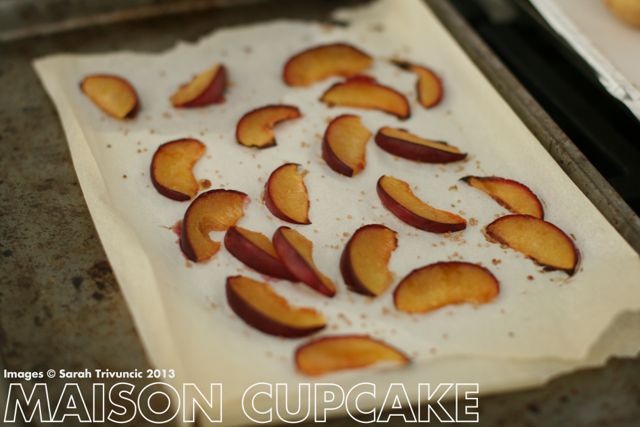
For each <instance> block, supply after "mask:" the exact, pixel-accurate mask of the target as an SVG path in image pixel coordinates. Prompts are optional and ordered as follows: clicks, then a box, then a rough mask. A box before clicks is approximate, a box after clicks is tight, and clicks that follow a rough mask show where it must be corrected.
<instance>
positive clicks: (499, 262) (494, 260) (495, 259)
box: [491, 258, 502, 265]
mask: <svg viewBox="0 0 640 427" xmlns="http://www.w3.org/2000/svg"><path fill="white" fill-rule="evenodd" d="M501 263H502V260H501V259H498V258H494V259H492V260H491V264H493V265H498V264H501Z"/></svg>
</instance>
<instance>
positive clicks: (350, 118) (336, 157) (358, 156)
mask: <svg viewBox="0 0 640 427" xmlns="http://www.w3.org/2000/svg"><path fill="white" fill-rule="evenodd" d="M369 138H371V132H369V129H367V128H366V127H364V125H363V124H362V121H361V120H360V117H358V116H355V115H353V114H343V115H341V116H338V117H336V118H335V119H333V120H332V121H331V123H329V125H328V126H327V130H326V131H325V133H324V138H323V140H322V158H323V159H324V161H325V162H327V164H328V165H329V167H330V168H331V169H333V170H334V171H336V172H338V173H339V174H342V175H346V176H354V175H357V174H359V173H360V172H361V171H362V170H363V169H364V167H365V165H366V148H367V142H368V141H369Z"/></svg>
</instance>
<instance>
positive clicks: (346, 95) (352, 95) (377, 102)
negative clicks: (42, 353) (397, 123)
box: [320, 75, 411, 120]
mask: <svg viewBox="0 0 640 427" xmlns="http://www.w3.org/2000/svg"><path fill="white" fill-rule="evenodd" d="M320 101H322V102H324V103H325V104H327V105H328V106H329V107H334V106H338V107H353V108H362V109H367V110H378V111H382V112H384V113H388V114H391V115H393V116H396V117H397V118H399V119H400V120H405V119H408V118H409V117H410V116H411V108H410V107H409V101H407V98H406V97H405V96H404V95H403V94H401V93H400V92H398V91H397V90H395V89H393V88H390V87H389V86H384V85H382V84H380V83H378V82H377V81H376V80H375V79H374V78H373V77H369V76H363V75H357V76H354V77H350V78H348V79H347V80H345V81H344V82H340V83H336V84H334V85H333V86H331V87H330V88H329V89H327V90H326V92H325V93H324V94H323V95H322V96H321V97H320Z"/></svg>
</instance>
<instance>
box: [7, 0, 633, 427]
mask: <svg viewBox="0 0 640 427" xmlns="http://www.w3.org/2000/svg"><path fill="white" fill-rule="evenodd" d="M0 1H5V2H7V1H13V0H0ZM25 1H27V2H28V1H32V0H25ZM137 1H140V3H141V4H148V3H150V2H148V1H145V0H137ZM361 2H362V1H360V0H349V1H330V2H328V1H321V0H308V1H304V2H301V1H295V0H279V1H272V2H270V3H269V4H268V5H264V4H243V5H240V6H234V7H228V8H227V7H225V8H210V9H203V8H202V5H203V2H201V1H199V2H196V3H197V4H198V5H199V6H198V7H199V8H200V9H201V10H199V11H197V12H192V13H172V14H171V15H167V16H156V17H148V16H149V15H145V16H147V18H145V19H142V20H135V19H132V18H134V16H132V15H131V14H123V15H122V16H126V17H127V19H128V20H127V21H123V22H111V21H109V22H110V23H109V24H108V25H106V24H105V25H89V24H87V26H85V28H81V27H83V25H77V24H78V23H80V24H82V20H81V19H78V17H77V16H75V17H74V19H76V21H74V22H75V25H76V27H75V28H76V29H74V30H69V31H66V32H55V31H56V28H55V26H54V27H51V26H48V25H45V26H44V27H43V26H42V25H40V24H42V22H47V20H46V18H47V15H46V10H45V12H42V10H40V12H39V13H40V14H39V15H37V16H38V22H37V24H38V25H39V27H38V28H41V29H44V30H45V31H54V32H55V33H53V34H49V35H41V36H32V37H28V38H21V39H13V40H11V41H6V42H4V43H0V87H2V88H3V89H2V97H0V354H1V355H2V359H3V362H4V365H5V366H6V367H7V368H8V369H13V370H25V371H26V370H45V369H48V368H65V369H78V370H79V369H84V368H89V369H93V368H109V369H113V370H133V369H136V368H137V369H144V368H147V367H149V363H148V361H147V358H146V355H145V353H144V349H143V348H142V346H141V343H140V340H139V337H138V335H137V333H136V331H135V328H134V326H133V324H132V320H131V317H130V315H129V312H128V309H127V306H126V304H125V302H124V300H123V297H122V295H121V293H120V291H119V288H118V285H117V283H116V281H115V279H114V276H113V273H112V271H111V268H110V267H109V264H108V262H107V261H106V257H105V254H104V251H103V249H102V246H101V245H100V242H99V240H98V237H97V235H96V232H95V230H94V228H93V225H92V222H91V218H90V216H89V213H88V211H87V208H86V205H85V203H84V200H83V197H82V194H81V191H80V188H79V186H78V182H77V178H76V176H75V172H74V170H73V166H72V164H71V159H70V156H69V153H68V150H67V144H66V141H65V138H64V134H63V132H62V128H61V125H60V123H59V121H58V118H57V116H56V113H55V110H54V107H53V105H52V104H51V102H50V101H49V99H48V98H47V96H46V94H45V93H44V91H43V89H42V87H41V86H40V83H39V82H38V80H37V77H36V75H35V73H34V71H33V69H32V68H31V61H32V59H33V58H35V57H38V56H41V55H45V54H48V53H54V52H61V51H65V52H77V53H80V52H101V51H111V50H118V49H130V50H136V51H145V52H150V51H151V52H152V51H161V50H163V49H166V48H168V47H170V46H172V45H173V44H174V43H175V41H176V40H179V39H181V40H195V39H197V38H198V37H199V36H201V35H204V34H206V33H208V32H210V31H211V30H213V29H215V28H220V27H225V26H233V25H240V24H245V23H249V22H259V21H266V20H269V19H274V18H279V17H290V18H300V19H324V18H326V17H327V16H328V15H329V13H330V12H331V10H333V9H334V8H335V7H338V6H343V5H346V4H352V3H361ZM52 3H55V4H57V5H58V6H54V7H61V6H60V2H58V1H55V2H52ZM71 3H72V4H75V3H77V4H78V5H79V6H78V7H81V6H80V4H81V3H83V2H71ZM88 3H89V4H91V3H92V2H88ZM133 3H135V1H134V2H133ZM151 3H153V2H151ZM158 3H159V5H157V7H163V4H164V3H165V2H162V1H160V2H158ZM181 3H183V4H184V3H186V2H184V1H183V2H181ZM212 3H215V0H213V1H212ZM225 3H232V2H231V1H227V2H225ZM429 3H430V4H431V5H432V7H433V8H434V9H435V10H436V12H437V13H438V14H439V15H440V16H441V18H442V19H444V20H445V22H447V25H449V26H450V27H451V28H452V30H453V32H454V34H455V35H456V36H457V37H460V41H461V43H462V44H463V46H464V47H465V49H467V50H468V51H469V54H470V55H471V57H472V58H474V60H476V61H478V62H479V63H480V66H481V68H482V69H483V71H485V72H486V73H488V74H489V77H490V79H491V80H492V82H493V83H494V85H496V87H497V88H498V89H499V90H501V92H502V93H503V94H504V96H506V97H507V99H508V101H509V102H510V103H511V105H512V107H513V108H514V110H515V111H516V112H518V113H519V114H521V116H522V117H523V119H524V120H525V122H526V123H527V124H528V125H529V126H530V127H531V128H532V130H533V131H534V132H535V133H536V134H537V135H539V137H541V140H543V141H542V142H543V143H544V144H545V146H547V147H548V149H549V150H550V151H551V152H554V151H555V153H556V155H557V156H558V157H557V158H558V161H559V162H560V163H561V165H563V167H566V168H568V169H567V171H568V173H569V174H570V175H571V176H572V177H573V178H574V180H577V181H581V179H582V181H584V177H583V178H580V176H581V175H584V174H585V173H586V174H588V175H589V176H590V178H589V180H588V182H586V183H585V182H579V183H578V184H579V185H581V186H582V188H583V191H585V192H587V194H589V195H590V197H593V199H594V202H596V203H597V204H598V205H599V206H600V205H602V206H601V209H605V210H606V209H607V208H606V206H607V205H611V204H613V208H609V210H610V211H612V212H613V213H614V214H615V213H616V212H618V213H620V212H623V213H624V212H625V210H624V206H623V205H620V203H619V200H617V199H616V197H615V193H611V190H610V188H609V187H608V186H607V185H603V184H602V181H599V178H598V176H599V175H597V173H596V175H595V178H594V175H593V171H592V169H591V165H590V164H588V163H586V160H584V159H583V158H580V157H579V156H577V157H576V155H575V153H572V152H571V147H570V146H569V153H568V154H567V149H566V147H564V148H563V145H564V144H570V141H567V140H566V137H565V136H564V135H563V134H562V133H561V132H560V131H559V130H558V129H557V128H556V127H555V125H554V124H553V122H551V121H550V119H548V117H546V115H544V113H542V112H541V111H540V110H539V109H538V107H537V104H536V103H535V101H532V100H531V99H529V98H528V95H527V94H526V91H524V90H523V89H522V88H521V87H520V86H519V85H518V84H517V82H515V81H512V80H510V79H511V77H510V75H508V73H506V74H505V71H504V70H501V69H500V64H499V62H498V61H497V60H496V59H495V57H493V56H492V55H491V54H490V53H488V52H487V51H485V50H483V49H484V48H483V46H482V44H481V43H480V44H478V40H475V39H474V38H473V37H471V39H469V36H470V34H469V33H467V32H468V29H467V28H465V26H464V23H463V22H462V23H461V22H460V21H459V20H458V18H457V16H456V15H455V13H452V11H451V10H450V9H449V8H448V7H447V6H446V4H444V3H445V1H443V0H431V1H429ZM87 10H88V13H92V12H95V9H91V8H88V9H87ZM0 12H2V10H1V9H0ZM52 13H60V12H59V11H58V12H52ZM81 13H82V10H80V12H78V11H76V14H79V15H81ZM42 14H44V17H43V16H42ZM56 16H57V15H56ZM56 16H54V18H55V17H56ZM2 19H3V17H0V22H1V21H2ZM51 21H55V19H51ZM25 22H26V23H27V24H28V22H29V20H28V16H27V17H26V18H25ZM23 24H24V23H23ZM20 28H24V27H20V26H16V27H15V28H12V30H15V29H20ZM21 34H25V32H22V33H21ZM471 36H472V35H471ZM469 40H471V42H470V41H469ZM496 67H497V68H496ZM509 92H511V95H508V93H509ZM545 135H546V136H545ZM558 153H559V154H558ZM563 156H564V157H563ZM585 185H586V187H585ZM590 186H591V187H593V188H595V189H596V190H597V191H596V190H593V188H591V187H590ZM585 188H586V189H585ZM589 188H591V190H589ZM593 191H596V192H595V193H594V192H593ZM611 200H613V202H611ZM606 214H607V216H609V215H610V214H611V212H607V213H606ZM636 220H637V217H635V219H633V218H631V219H629V221H630V222H631V224H632V225H633V224H635V223H634V221H636ZM629 221H627V223H628V222H629ZM632 228H633V230H632V232H631V234H628V235H627V238H629V237H631V240H633V237H632V236H633V233H634V232H636V231H637V230H636V227H635V226H633V227H632ZM634 230H636V231H634ZM636 247H637V246H636ZM159 333H161V331H159ZM0 367H1V363H0ZM82 384H83V386H84V387H85V388H86V389H88V388H89V387H90V382H88V381H85V382H82ZM51 385H52V389H53V390H54V395H53V399H55V398H56V396H55V391H56V390H60V389H61V385H62V383H61V381H53V382H51ZM0 386H2V384H1V383H0ZM1 395H2V394H1V393H0V396H1ZM480 419H481V425H486V426H502V425H504V426H538V425H539V426H551V427H553V426H566V425H571V426H607V425H609V426H623V427H624V426H632V425H637V420H638V419H640V358H635V359H619V360H612V361H610V362H609V363H608V364H607V366H606V367H604V368H600V369H592V370H586V371H581V372H576V373H572V374H569V375H565V376H563V377H562V378H559V379H556V380H554V381H552V382H551V383H550V384H548V385H546V386H545V387H540V388H536V389H533V390H527V391H521V392H516V393H506V394H501V395H495V396H488V397H485V398H483V399H481V401H480ZM332 423H333V424H334V425H336V426H342V425H349V424H352V423H353V422H350V420H347V419H343V420H334V421H333V422H332ZM69 425H71V424H70V423H69ZM131 425H139V426H143V425H151V424H150V423H145V422H142V421H140V420H137V421H136V422H135V423H132V424H131Z"/></svg>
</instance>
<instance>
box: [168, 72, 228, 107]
mask: <svg viewBox="0 0 640 427" xmlns="http://www.w3.org/2000/svg"><path fill="white" fill-rule="evenodd" d="M226 88H227V69H226V68H225V66H224V65H221V64H216V65H214V66H213V67H211V68H209V69H208V70H206V71H203V72H202V73H200V74H198V75H197V76H195V77H194V78H193V79H191V80H190V81H189V82H188V83H185V84H183V85H181V86H180V87H179V88H178V90H177V91H176V92H175V93H174V94H173V95H172V96H171V104H173V106H174V107H176V108H193V107H204V106H206V105H210V104H220V103H222V102H224V92H225V90H226Z"/></svg>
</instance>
